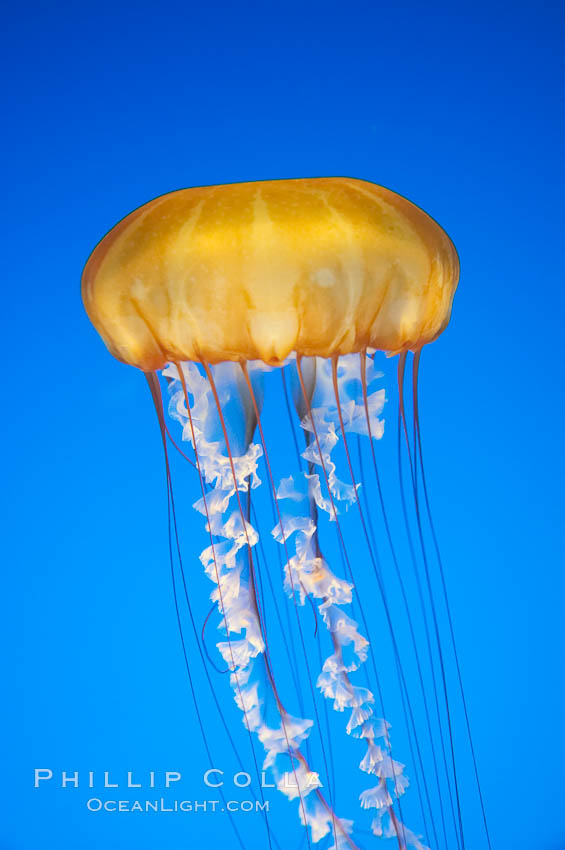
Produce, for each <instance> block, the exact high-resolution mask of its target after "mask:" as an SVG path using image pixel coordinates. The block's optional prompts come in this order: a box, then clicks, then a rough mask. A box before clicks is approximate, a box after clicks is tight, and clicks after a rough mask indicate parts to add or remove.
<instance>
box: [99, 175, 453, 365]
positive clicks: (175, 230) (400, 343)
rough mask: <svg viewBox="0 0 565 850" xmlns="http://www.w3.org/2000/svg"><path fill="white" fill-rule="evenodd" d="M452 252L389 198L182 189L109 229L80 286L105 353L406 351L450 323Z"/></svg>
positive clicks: (431, 224)
mask: <svg viewBox="0 0 565 850" xmlns="http://www.w3.org/2000/svg"><path fill="white" fill-rule="evenodd" d="M458 275H459V263H458V259H457V253H456V251H455V247H454V246H453V243H452V242H451V240H450V239H449V237H448V236H447V234H446V233H445V232H444V231H443V230H442V228H441V227H440V226H439V225H438V224H437V223H436V222H435V221H434V220H433V219H432V218H430V217H429V216H428V215H427V214H426V213H425V212H423V210H421V209H420V208H419V207H417V206H415V205H414V204H412V203H411V202H410V201H408V200H406V199H405V198H403V197H401V196H400V195H398V194H396V193H395V192H392V191H390V190H389V189H385V188H383V187H382V186H377V185H375V184H374V183H369V182H367V181H364V180H357V179H353V178H345V177H322V178H311V179H296V180H270V181H264V182H255V183H234V184H228V185H223V186H204V187H198V188H191V189H181V190H179V191H176V192H170V193H169V194H166V195H162V196H161V197H158V198H156V199H155V200H153V201H150V202H149V203H147V204H145V205H144V206H142V207H139V209H137V210H135V211H134V212H132V213H130V215H128V216H126V218H124V219H123V220H122V221H121V222H120V223H119V224H117V225H116V226H115V227H114V228H113V229H112V230H111V231H110V232H109V233H108V234H107V235H106V236H105V237H104V238H103V239H102V241H101V242H100V243H99V244H98V245H97V247H96V248H95V249H94V251H93V253H92V254H91V256H90V258H89V260H88V262H87V264H86V267H85V269H84V273H83V278H82V294H83V300H84V304H85V307H86V310H87V313H88V315H89V317H90V319H91V321H92V323H93V324H94V326H95V327H96V329H97V330H98V332H99V333H100V335H101V336H102V338H103V340H104V342H105V343H106V345H107V347H108V349H109V350H110V352H111V353H112V354H113V355H114V356H115V357H117V358H118V359H119V360H122V361H125V362H126V363H129V364H131V365H133V366H136V367H138V368H139V369H142V370H143V371H145V372H150V371H155V370H158V369H162V368H163V367H164V366H165V365H166V363H167V362H171V361H188V360H192V361H205V362H208V363H212V364H213V363H219V362H222V361H241V360H261V361H263V362H265V363H267V364H270V365H277V364H280V363H282V362H284V360H285V358H287V357H288V356H289V355H290V354H291V353H292V352H294V353H296V354H297V355H299V356H300V355H304V356H318V357H330V356H335V355H342V354H351V353H353V352H358V351H362V350H364V349H366V348H374V349H381V350H384V351H388V352H390V353H399V352H404V351H408V350H417V349H419V348H421V347H422V346H423V345H425V344H426V343H428V342H431V341H433V340H434V339H435V338H436V337H437V336H438V335H439V334H440V333H441V332H442V330H443V329H444V328H445V326H446V325H447V323H448V321H449V316H450V312H451V304H452V300H453V295H454V292H455V289H456V286H457V282H458Z"/></svg>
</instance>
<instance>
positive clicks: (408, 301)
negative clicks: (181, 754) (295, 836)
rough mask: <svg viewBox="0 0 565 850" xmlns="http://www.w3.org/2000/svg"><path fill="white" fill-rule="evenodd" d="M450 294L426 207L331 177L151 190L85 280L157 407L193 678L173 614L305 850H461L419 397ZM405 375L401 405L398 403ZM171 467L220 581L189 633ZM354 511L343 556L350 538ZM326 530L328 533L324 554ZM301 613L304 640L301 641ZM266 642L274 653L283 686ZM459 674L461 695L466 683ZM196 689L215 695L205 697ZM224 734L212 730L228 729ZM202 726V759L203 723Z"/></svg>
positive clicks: (443, 247)
mask: <svg viewBox="0 0 565 850" xmlns="http://www.w3.org/2000/svg"><path fill="white" fill-rule="evenodd" d="M458 277H459V263H458V257H457V253H456V251H455V248H454V246H453V244H452V242H451V240H450V239H449V237H448V236H447V234H446V233H445V232H444V230H443V229H442V228H441V227H440V226H439V225H438V224H437V223H436V222H435V221H434V220H433V219H432V218H430V217H429V216H428V215H427V214H426V213H425V212H423V211H422V210H421V209H420V208H418V207H417V206H415V205H414V204H413V203H411V202H410V201H408V200H406V199H405V198H404V197H402V196H400V195H398V194H396V193H395V192H392V191H390V190H388V189H385V188H383V187H381V186H378V185H375V184H373V183H369V182H366V181H363V180H359V179H350V178H339V177H328V178H313V179H292V180H273V181H265V182H251V183H240V184H229V185H221V186H205V187H198V188H189V189H183V190H180V191H174V192H171V193H168V194H165V195H163V196H161V197H158V198H156V199H154V200H152V201H150V202H149V203H147V204H145V205H144V206H141V207H140V208H139V209H136V210H135V211H134V212H132V213H131V214H129V215H128V216H126V217H125V218H124V219H122V220H121V221H120V222H119V223H118V224H117V225H116V226H115V227H114V228H113V229H112V230H111V231H110V232H109V233H108V234H107V235H106V236H105V237H104V238H103V239H102V241H101V242H100V243H99V244H98V245H97V246H96V248H95V249H94V251H93V253H92V254H91V256H90V258H89V259H88V262H87V264H86V266H85V269H84V273H83V278H82V295H83V301H84V305H85V308H86V311H87V313H88V316H89V318H90V320H91V321H92V323H93V325H94V327H95V328H96V330H97V331H98V333H99V334H100V336H101V337H102V339H103V341H104V343H105V344H106V346H107V348H108V349H109V351H110V352H111V354H113V355H114V357H116V358H117V359H118V360H119V361H122V362H124V363H127V364H129V365H130V366H134V367H136V368H137V369H138V370H141V371H142V372H143V373H144V374H145V377H146V379H147V382H148V384H149V388H150V391H151V395H152V399H153V402H154V405H155V409H156V411H157V416H158V423H159V429H160V435H161V439H162V445H163V449H164V455H165V463H166V482H167V493H168V497H169V520H170V522H169V544H170V554H171V564H173V563H176V564H177V571H176V572H175V569H174V567H173V570H172V575H173V588H174V591H175V604H176V611H177V618H178V621H179V628H180V631H181V637H182V641H183V649H184V655H185V661H186V664H187V670H188V672H189V676H190V675H191V673H190V671H191V665H192V664H193V662H194V658H195V652H194V651H190V650H188V649H187V646H186V638H185V637H184V636H183V623H182V617H181V614H180V607H179V597H180V598H182V597H183V596H184V599H185V601H186V603H187V604H188V606H189V610H190V611H191V614H190V616H191V618H192V628H193V632H194V637H195V639H196V644H197V650H198V651H197V653H196V655H198V654H199V655H200V658H201V660H202V663H203V664H204V667H205V672H206V676H207V678H208V682H209V683H210V681H211V679H210V676H211V675H213V674H215V672H216V671H218V672H221V673H225V674H226V676H225V677H224V681H225V679H226V678H227V679H228V680H229V684H228V681H225V688H226V689H227V690H228V689H230V688H231V691H232V694H233V698H234V700H235V702H236V704H237V706H238V708H239V710H240V712H241V718H242V721H243V724H244V727H245V730H246V734H247V736H248V737H249V740H250V746H251V748H252V752H253V753H254V760H255V769H256V771H257V774H259V772H260V771H263V772H268V773H269V775H270V776H271V777H272V778H273V780H274V785H276V787H277V788H278V790H279V791H280V792H281V793H282V794H284V795H285V796H286V797H287V798H288V800H289V801H290V802H291V803H292V804H293V805H295V807H296V809H297V813H298V819H299V823H300V824H301V825H302V827H303V828H304V830H305V838H306V842H307V844H308V847H311V846H313V845H318V842H322V843H323V846H324V847H327V848H331V850H355V848H360V847H365V846H368V844H367V838H366V836H367V835H370V840H371V841H373V838H374V837H378V838H390V839H392V840H394V841H395V842H396V845H397V846H398V848H399V850H408V848H412V850H424V848H426V847H428V846H433V847H434V848H435V847H438V848H439V847H442V846H443V847H445V848H449V850H451V848H453V847H455V846H457V847H458V848H460V850H464V848H465V833H464V829H463V822H462V816H461V805H460V800H459V794H458V786H457V771H456V764H455V759H454V752H453V736H452V730H451V726H450V723H451V719H450V718H451V715H450V703H449V696H448V693H447V686H446V676H445V667H444V665H443V655H442V653H444V652H445V651H446V650H445V643H442V639H441V638H440V634H439V632H440V626H441V623H440V620H441V617H439V616H438V614H437V610H436V607H437V606H436V603H435V602H434V597H433V595H432V593H431V584H432V583H431V580H430V555H429V550H428V551H427V550H426V547H425V546H424V542H423V541H424V532H423V525H424V521H427V523H428V525H427V528H428V534H429V533H430V529H431V533H432V535H433V541H434V545H435V543H436V542H437V540H436V536H435V532H434V529H433V523H432V520H431V512H430V509H429V499H428V492H427V488H426V483H425V475H424V466H423V460H422V452H421V436H420V425H419V416H418V401H417V399H418V392H417V388H418V369H419V362H420V355H421V351H422V349H423V347H424V346H425V345H427V344H428V343H431V342H433V341H434V340H436V339H437V338H438V337H439V335H440V334H441V333H442V331H443V330H444V329H445V327H446V326H447V324H448V321H449V318H450V313H451V307H452V301H453V297H454V293H455V290H456V286H457V283H458ZM383 353H384V354H383ZM384 355H386V356H388V357H392V356H398V396H399V402H398V446H399V451H403V452H404V470H403V471H402V470H401V475H400V479H401V495H402V506H403V510H404V513H405V514H406V510H407V509H406V504H407V501H408V498H407V494H408V496H410V495H412V496H413V503H414V504H413V508H412V513H411V522H412V538H411V539H410V546H411V549H412V550H414V549H416V548H417V545H418V539H419V540H420V542H421V543H422V547H421V553H420V556H419V557H420V562H422V561H423V567H422V563H420V570H421V573H420V575H419V578H418V590H419V594H420V604H421V607H422V612H423V616H424V622H425V635H426V639H425V640H420V639H419V637H418V636H417V634H416V632H415V627H414V625H413V619H412V617H411V608H412V607H413V603H412V600H410V599H409V598H408V595H407V592H406V589H405V583H404V582H405V578H404V576H403V569H404V568H403V564H402V563H400V559H399V557H398V556H397V554H396V550H395V546H394V543H393V540H392V532H391V527H392V522H391V520H390V515H389V514H387V512H386V505H385V502H386V499H385V498H384V496H383V491H382V486H381V481H380V478H379V463H380V460H378V459H377V458H378V453H379V451H380V448H381V442H382V438H383V435H384V430H385V427H384V426H385V417H384V410H385V404H386V401H387V399H386V392H385V388H383V386H382V373H381V372H380V371H379V368H378V357H379V356H384ZM409 357H411V358H412V365H413V376H412V400H411V405H409V404H408V401H405V398H404V396H405V392H404V383H405V380H404V375H405V368H406V363H407V360H408V358H409ZM165 393H168V397H169V401H168V404H165V402H164V397H165ZM409 406H410V413H409V411H408V407H409ZM167 414H168V416H167ZM409 416H411V417H412V420H411V422H409ZM393 443H394V441H393ZM357 450H358V451H359V454H358V456H357V454H356V452H357ZM171 452H175V453H178V454H179V455H181V456H182V458H183V459H184V460H186V461H187V462H188V464H189V465H190V467H191V468H190V476H191V481H192V483H193V484H194V486H195V487H196V488H197V490H196V491H195V497H196V498H195V501H194V508H195V510H196V511H197V512H198V513H199V514H200V515H201V517H202V523H203V532H204V533H205V535H206V539H205V541H204V542H205V546H204V548H203V550H202V551H201V553H200V555H199V560H200V564H201V567H202V568H203V569H204V571H205V572H206V575H207V576H208V578H209V579H210V581H211V583H212V591H211V602H212V608H211V609H210V613H209V615H208V617H207V618H206V622H205V624H204V627H203V628H202V630H201V631H200V630H199V629H198V626H197V625H195V623H194V617H193V614H192V609H191V608H190V604H191V598H190V597H191V592H190V582H189V581H187V572H188V570H189V567H188V566H187V561H186V556H185V557H184V562H183V556H182V553H181V548H180V545H179V524H180V521H181V518H180V516H179V514H178V509H177V507H176V505H175V500H174V492H173V482H172V473H171V463H170V456H171ZM363 454H364V455H365V461H364V462H362V457H363ZM400 456H401V455H400V454H399V458H400ZM187 468H188V467H187ZM369 468H371V469H372V470H373V472H374V476H375V481H376V489H375V488H373V491H372V495H368V493H367V488H366V487H365V486H364V485H365V477H364V476H365V473H366V471H367V469H369ZM375 494H376V495H375ZM380 510H382V516H383V518H384V524H383V522H382V521H381V525H380V527H379V528H380V531H379V532H378V531H376V530H375V523H376V520H375V515H376V513H377V512H378V511H380ZM353 513H354V514H355V515H356V526H355V527H356V529H357V532H356V539H355V540H354V541H353V543H352V541H351V540H348V539H346V538H347V533H348V531H347V522H348V520H349V517H350V516H351V514H353ZM409 528H410V526H409V524H407V525H406V533H407V534H409V533H410V532H409ZM330 533H331V534H332V535H333V534H334V533H335V535H336V544H335V545H334V546H333V549H332V553H333V556H332V557H330V556H329V555H328V554H327V553H328V546H329V544H328V542H327V541H328V539H329V534H330ZM379 535H380V536H381V537H382V538H383V540H384V542H385V543H386V545H387V546H389V549H390V553H391V556H392V562H393V567H392V576H393V577H396V580H397V581H398V582H400V588H401V591H402V592H401V597H402V600H403V605H404V609H403V610H404V612H405V615H406V617H405V625H406V622H407V623H408V627H407V628H408V633H409V634H408V640H407V641H405V640H403V641H401V640H400V639H399V628H400V627H399V624H398V616H397V614H396V613H393V612H392V610H391V606H390V605H389V603H388V600H389V596H388V593H389V590H388V586H389V584H390V580H391V576H390V575H389V574H386V575H385V570H384V568H383V563H382V559H380V558H379V557H378V555H377V549H378V545H379V544H380V543H381V542H382V541H381V540H379V539H377V538H379ZM175 553H176V554H175ZM437 555H438V563H439V568H440V570H441V577H442V588H443V590H444V591H445V581H444V573H443V568H442V567H441V559H440V556H439V550H438V551H437ZM413 557H414V552H413ZM175 558H176V561H175ZM389 560H390V559H389ZM179 564H180V574H179V572H178V569H179ZM192 568H193V565H191V567H190V569H192ZM366 572H369V573H371V574H372V575H373V577H374V581H375V598H376V597H377V596H378V598H379V599H380V609H379V611H380V613H379V618H378V619H379V622H378V623H377V624H375V620H376V614H375V602H374V598H373V596H372V595H370V594H367V593H363V594H361V593H359V592H358V589H357V587H358V579H359V577H360V573H366ZM179 576H180V577H179ZM275 585H276V589H277V593H278V592H279V589H280V588H282V590H283V591H284V602H285V610H284V611H281V610H280V607H277V606H276V605H273V604H272V603H270V602H269V599H270V598H271V597H270V596H269V593H270V592H272V593H273V599H275V595H274V594H275ZM445 602H446V604H447V596H446V592H445ZM426 605H427V614H426V610H425V606H426ZM447 610H448V623H449V631H450V634H451V638H453V623H452V620H451V616H450V614H449V609H447ZM273 611H275V612H276V613H275V614H273ZM354 613H355V616H353V614H354ZM306 616H308V617H311V618H313V620H314V622H315V628H314V637H312V623H311V622H307V620H306V619H305V617H306ZM211 617H215V618H216V620H217V628H218V633H219V634H218V640H217V642H216V650H215V652H216V657H215V658H213V657H212V656H211V654H210V652H209V650H208V648H207V646H206V629H208V628H209V626H208V623H209V621H210V618H211ZM375 625H378V628H379V637H378V639H376V640H374V639H373V638H372V632H373V631H374V630H375ZM384 633H386V635H387V638H386V640H387V641H388V644H387V645H388V649H389V651H390V655H391V658H392V662H393V663H392V666H393V668H394V670H395V675H396V676H397V679H398V683H399V684H398V687H399V693H400V696H401V703H402V706H403V710H404V712H405V716H406V718H407V721H406V723H407V736H406V740H408V742H409V744H410V750H411V755H410V759H411V764H412V766H413V769H414V772H415V774H416V779H417V786H418V787H417V794H418V796H419V800H420V805H419V809H418V811H419V812H420V813H421V815H418V817H419V821H420V822H419V825H418V827H416V826H414V825H413V824H412V823H410V824H409V823H408V820H407V818H406V817H405V815H404V813H403V802H404V800H405V795H406V792H407V791H408V788H409V786H410V779H409V776H408V771H407V769H406V768H405V764H404V762H403V761H402V760H401V756H400V755H398V754H397V753H396V752H394V753H393V745H392V733H391V728H392V724H391V722H390V721H391V718H390V717H388V716H387V713H386V707H385V694H384V692H383V690H384V689H383V686H382V682H381V677H382V669H380V668H381V661H382V657H383V654H384V649H383V646H384V641H385V639H384V638H383V634H384ZM312 643H316V644H317V647H318V657H317V656H316V654H315V653H314V652H313V650H312ZM281 645H282V646H283V647H284V648H285V650H286V652H287V654H288V664H286V663H285V664H284V665H283V666H284V668H285V669H284V670H282V672H281V668H280V657H278V656H279V655H280V652H279V649H280V646H281ZM454 646H455V644H454V639H453V647H454ZM406 652H411V653H412V654H413V655H414V658H415V661H416V663H415V665H413V667H414V669H416V671H417V675H416V679H417V685H418V687H416V688H414V687H413V686H412V684H411V683H410V682H409V681H408V674H407V673H406V668H405V664H404V659H403V656H404V655H405V654H406ZM297 659H299V660H300V665H301V667H300V669H301V670H302V673H301V674H300V675H299V674H298V672H297V671H298V666H297V665H298V661H297ZM277 663H278V666H277ZM316 664H317V668H316V666H315V665H316ZM288 671H290V675H289V672H288ZM457 671H458V675H459V682H460V684H461V677H460V670H459V665H458V664H457ZM430 677H431V679H432V685H430V683H429V681H428V680H429V679H430ZM425 678H426V679H427V680H426V681H424V679H425ZM281 681H282V682H283V684H282V685H281ZM191 682H192V678H191ZM283 686H284V687H283ZM285 689H286V691H285V692H283V690H285ZM211 690H212V693H213V694H216V692H217V690H218V686H217V685H216V683H215V682H214V683H213V684H212V687H211ZM287 692H288V693H287ZM416 692H417V693H418V694H419V695H420V696H421V698H422V699H423V700H424V709H425V710H424V711H423V714H422V716H423V717H424V732H425V735H424V737H426V736H427V737H426V741H427V744H426V745H425V746H424V744H422V743H421V741H422V734H421V733H420V731H419V730H418V728H417V723H416V719H415V712H414V710H413V702H414V700H415V693H416ZM461 693H462V694H463V689H462V684H461ZM193 695H194V694H193ZM194 696H195V703H196V705H198V695H197V694H196V695H194ZM463 698H464V697H463ZM214 699H215V700H216V706H217V707H218V708H219V709H220V707H219V706H218V698H217V697H216V696H214ZM307 705H308V706H309V707H310V710H309V712H307V710H306V707H307ZM328 706H331V707H332V708H333V709H334V710H335V711H336V712H337V714H338V715H340V717H343V724H342V726H343V731H344V732H345V733H346V734H347V735H349V736H350V738H351V739H353V742H352V747H351V761H352V770H357V769H360V771H361V772H362V773H363V774H365V775H366V776H367V782H366V786H367V787H366V788H365V789H364V790H363V791H362V792H361V794H360V797H359V804H360V807H359V808H360V811H359V812H358V813H357V814H356V816H355V818H354V819H353V818H351V817H350V815H351V814H352V813H351V812H347V813H344V812H342V811H340V810H339V808H338V806H337V805H336V800H335V797H336V794H335V776H333V777H332V758H331V746H332V736H333V734H334V732H333V727H332V731H331V730H330V725H329V723H328V721H327V718H328V711H327V708H328ZM310 715H311V716H310ZM465 715H466V716H467V712H466V708H465ZM218 716H219V718H220V720H221V721H222V722H223V723H224V724H225V723H226V721H225V719H224V718H223V714H222V712H221V710H219V715H218ZM198 720H199V725H200V729H201V732H202V735H203V737H204V739H205V740H206V738H205V731H204V722H203V718H202V717H201V716H200V714H199V715H198ZM468 728H469V727H468ZM228 734H229V730H228ZM469 734H470V729H469ZM316 736H317V737H316ZM314 737H316V740H318V741H319V744H318V746H317V748H316V750H315V752H314V747H313V745H312V742H313V740H314ZM353 743H354V744H355V746H353ZM311 745H312V746H311ZM206 746H207V745H206ZM360 748H361V749H360ZM257 750H259V751H260V752H261V755H260V756H256V755H255V754H256V752H257ZM208 754H209V755H210V753H209V752H208ZM430 754H431V761H430V763H427V760H428V761H429V760H430ZM473 758H474V753H473ZM314 759H316V763H315V762H314ZM359 759H360V760H359ZM475 767H476V763H475ZM477 780H478V773H477ZM479 791H480V786H479ZM481 805H482V796H481ZM413 808H414V807H413ZM483 811H484V809H483ZM346 815H347V816H346ZM366 818H367V820H365V819H366ZM233 826H234V830H235V834H236V839H237V841H238V842H239V845H240V846H241V847H245V839H244V836H242V835H241V834H240V832H239V831H238V829H237V827H236V826H235V824H234V825H233ZM265 827H266V845H265V846H269V847H275V846H276V847H280V846H281V844H280V837H277V836H276V835H274V834H273V833H272V830H270V829H269V825H268V819H266V824H265ZM485 827H486V819H485ZM282 846H283V847H285V848H286V847H288V846H289V842H288V841H287V840H285V841H284V842H283V845H282ZM489 846H490V841H489Z"/></svg>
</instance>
